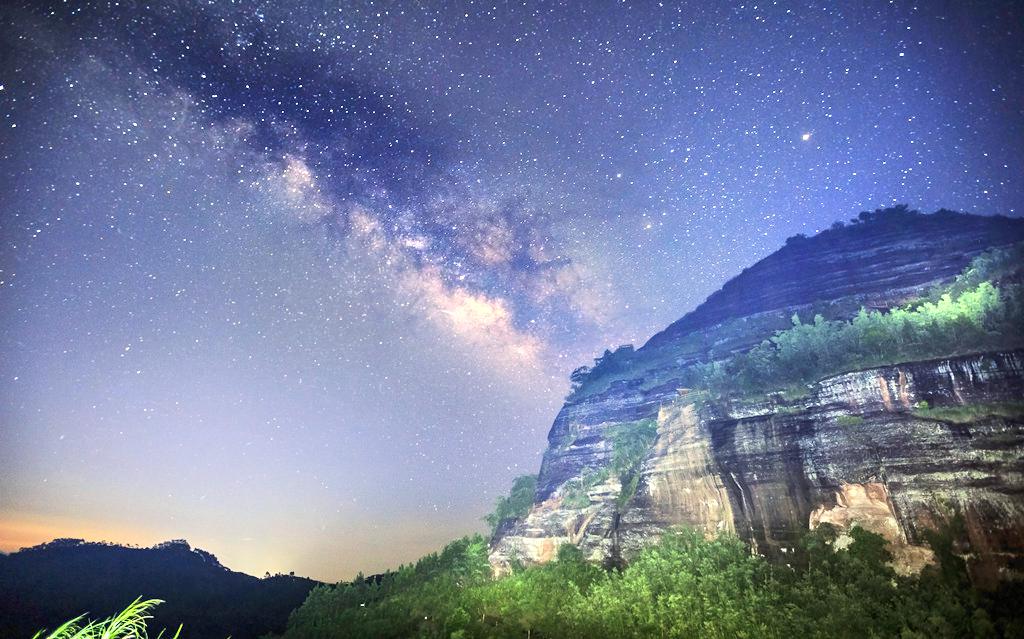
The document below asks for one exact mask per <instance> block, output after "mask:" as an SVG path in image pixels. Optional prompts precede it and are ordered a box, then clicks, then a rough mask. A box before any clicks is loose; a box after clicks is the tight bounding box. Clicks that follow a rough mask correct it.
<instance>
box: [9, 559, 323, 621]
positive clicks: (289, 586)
mask: <svg viewBox="0 0 1024 639" xmlns="http://www.w3.org/2000/svg"><path fill="white" fill-rule="evenodd" d="M318 583H319V582H316V581H313V580H312V579H305V578H302V577H295V576H292V575H275V576H272V577H266V578H264V579H257V578H256V577H253V576H251V575H246V574H243V573H240V572H233V571H231V570H228V569H227V568H225V567H224V566H222V565H221V564H220V562H219V561H217V558H216V557H214V556H213V555H212V554H210V553H208V552H206V551H204V550H200V549H199V548H191V547H190V546H189V545H188V543H187V542H185V541H182V540H177V541H171V542H166V543H163V544H159V545H157V546H154V547H152V548H127V547H124V546H117V545H112V544H105V543H88V542H84V541H82V540H80V539H58V540H54V541H52V542H50V543H46V544H42V545H40V546H35V547H32V548H26V549H22V550H20V551H18V552H15V553H12V554H10V555H0V637H12V638H14V637H26V638H27V637H31V636H32V635H33V634H34V633H35V632H36V631H37V630H40V629H43V628H49V629H51V630H52V629H53V628H54V627H56V626H57V625H59V624H61V623H63V622H64V621H66V620H68V619H71V618H73V617H76V616H78V615H80V614H82V613H85V612H88V613H89V617H90V618H93V619H98V618H105V617H108V616H110V615H112V614H115V613H117V612H119V611H120V610H122V609H123V608H124V607H125V606H126V605H127V604H128V603H130V602H131V601H133V600H134V599H135V598H136V597H139V596H142V597H144V598H158V599H163V600H164V601H165V603H163V604H161V605H160V606H158V607H157V608H156V610H155V613H154V619H153V621H152V622H151V623H150V629H151V630H153V633H154V636H155V634H156V632H157V630H158V629H160V628H167V629H168V630H169V632H170V633H171V634H173V631H174V630H175V629H177V627H178V625H179V624H184V626H185V628H184V632H183V636H186V637H189V639H207V638H209V639H214V638H216V639H224V637H228V636H231V637H233V638H234V639H249V638H256V637H261V636H263V635H265V634H267V633H270V632H280V631H281V630H283V629H284V626H285V623H286V622H287V620H288V614H289V613H290V612H291V611H292V610H293V609H295V608H296V607H298V606H299V605H300V604H301V603H302V602H303V601H304V600H305V598H306V595H307V594H308V593H309V591H310V590H311V589H312V588H313V587H314V586H316V585H318Z"/></svg>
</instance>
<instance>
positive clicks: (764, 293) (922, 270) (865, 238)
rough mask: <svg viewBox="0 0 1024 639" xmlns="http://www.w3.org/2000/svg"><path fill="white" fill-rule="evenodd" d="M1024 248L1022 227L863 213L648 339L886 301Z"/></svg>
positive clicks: (733, 283)
mask: <svg viewBox="0 0 1024 639" xmlns="http://www.w3.org/2000/svg"><path fill="white" fill-rule="evenodd" d="M1022 240H1024V219H1019V218H1008V217H1004V216H981V215H969V214H966V213H957V212H954V211H948V210H946V209H942V210H939V211H937V212H935V213H932V214H930V215H925V214H922V213H919V212H917V211H912V210H909V209H908V208H907V207H906V206H897V207H893V208H888V209H878V210H876V211H872V212H868V211H865V212H864V213H861V214H860V215H859V216H858V217H857V218H856V219H855V220H853V221H852V222H851V223H850V224H842V223H837V224H836V225H834V226H833V227H832V228H831V229H829V230H827V231H823V232H821V233H818V234H817V235H815V236H813V237H809V238H808V237H804V236H802V235H796V236H794V237H791V238H789V239H788V240H787V241H786V244H785V246H783V247H782V248H781V249H779V250H778V251H775V252H774V253H772V254H771V255H769V256H768V257H766V258H764V259H762V260H761V261H760V262H757V263H756V264H754V265H753V266H751V267H749V268H747V269H744V270H743V272H741V273H740V274H739V275H737V276H736V277H734V278H732V279H731V280H729V281H728V282H726V283H725V285H724V286H722V288H721V289H719V290H718V291H716V292H714V293H712V294H711V295H710V296H709V297H708V298H707V300H705V301H704V302H703V303H702V304H701V305H700V306H698V307H697V308H696V309H694V310H693V311H691V312H690V313H687V314H686V315H684V316H683V317H682V319H680V320H678V321H676V322H674V323H672V324H670V325H669V326H668V327H667V328H666V329H665V330H663V331H661V332H660V333H658V334H656V335H655V336H654V337H652V338H651V339H650V340H649V341H648V342H647V344H645V345H644V348H650V347H658V346H662V345H664V344H666V343H668V342H671V341H672V340H673V339H676V338H678V337H681V336H683V335H685V334H687V333H690V332H692V331H695V330H699V329H703V328H707V327H710V326H713V325H715V324H718V323H720V322H723V321H725V320H729V319H733V318H738V317H746V316H750V315H755V314H757V313H763V312H766V311H772V310H778V309H784V308H787V307H799V306H802V305H805V304H811V303H813V302H818V301H825V300H833V299H837V298H840V297H846V296H853V295H856V296H860V297H862V298H864V299H866V300H870V299H871V298H873V297H881V298H889V297H891V296H892V294H893V292H894V291H896V290H908V289H913V288H915V287H919V286H922V285H926V284H929V283H932V282H936V281H938V280H942V279H945V278H950V277H953V276H955V275H956V274H958V273H959V272H960V271H961V270H963V269H964V268H965V267H966V266H967V265H968V264H969V263H970V261H971V259H972V258H973V257H974V256H976V255H977V254H978V253H980V252H982V251H984V250H986V249H990V248H995V247H999V246H1006V245H1008V244H1013V243H1015V242H1019V241H1022Z"/></svg>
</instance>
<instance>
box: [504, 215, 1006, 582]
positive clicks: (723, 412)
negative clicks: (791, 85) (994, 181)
mask: <svg viewBox="0 0 1024 639" xmlns="http://www.w3.org/2000/svg"><path fill="white" fill-rule="evenodd" d="M919 217H924V218H926V219H927V224H926V226H928V228H929V229H930V231H935V229H933V228H932V226H935V225H936V224H940V225H941V224H947V226H946V227H944V228H945V234H944V235H943V236H942V237H941V238H938V239H936V238H932V239H931V240H929V239H928V238H927V237H919V236H920V235H921V233H922V231H921V229H920V228H914V225H913V224H905V225H903V226H902V227H894V226H892V225H882V226H880V227H879V228H877V229H875V231H877V232H872V229H871V228H870V223H868V224H866V225H864V226H862V227H861V228H857V229H855V230H852V231H851V230H849V229H843V230H840V231H834V232H832V235H831V237H830V238H828V242H820V243H819V244H818V245H817V249H818V251H817V252H822V251H825V249H828V250H831V251H835V253H833V254H832V255H818V256H816V257H813V258H809V257H808V256H811V255H814V254H815V252H816V245H815V243H816V242H818V241H819V238H817V237H816V238H811V239H807V240H801V241H800V244H801V246H800V247H799V251H796V252H791V253H790V255H791V256H799V257H800V259H801V260H804V259H813V261H814V262H815V263H816V264H818V265H819V266H820V265H821V264H828V263H835V264H842V265H845V266H844V267H843V268H841V269H840V270H839V271H835V270H834V269H833V271H832V272H831V273H830V274H826V275H827V276H823V275H822V274H821V273H815V274H810V275H809V274H806V273H802V272H796V271H793V270H792V268H790V269H789V271H791V274H790V276H789V279H790V280H792V279H796V280H799V282H797V283H796V284H794V283H793V282H791V281H789V280H787V275H786V272H787V268H786V266H785V260H783V259H782V258H780V257H778V256H779V255H780V254H782V253H783V252H784V250H783V251H780V252H779V253H777V254H775V255H773V256H772V257H770V258H768V259H766V260H764V261H763V262H762V263H759V264H758V265H755V267H752V268H751V269H749V270H748V271H746V272H745V273H744V274H742V275H741V276H739V277H738V278H736V280H734V282H733V283H731V284H730V285H726V287H725V288H723V291H724V292H725V293H721V294H717V296H716V295H713V296H712V297H711V298H709V300H708V301H707V302H706V303H705V304H704V305H702V306H701V307H699V308H698V310H697V311H695V312H694V313H693V314H691V315H690V316H687V318H684V319H683V320H681V321H680V322H677V323H676V324H675V325H673V327H670V328H669V329H668V330H667V331H665V332H664V333H662V334H660V335H659V336H656V338H655V339H652V340H651V342H649V343H648V344H647V345H645V346H644V347H643V348H641V349H639V350H637V351H636V352H635V353H634V352H631V351H628V352H626V353H625V354H624V356H623V357H622V358H621V359H620V360H619V361H618V362H616V367H615V368H614V369H611V370H610V372H609V371H608V370H605V371H602V375H601V376H600V377H598V376H596V375H591V376H590V378H589V379H585V380H584V381H583V384H582V385H581V386H580V388H578V389H577V390H576V392H575V393H574V394H573V396H571V397H570V399H569V400H568V401H567V403H566V405H565V406H564V407H563V408H562V410H561V411H560V412H559V414H558V416H557V417H556V419H555V422H554V425H553V426H552V429H551V432H550V434H549V437H548V439H549V447H548V449H547V451H546V452H545V454H544V459H543V462H542V466H541V470H540V474H539V477H538V484H537V486H538V487H537V494H536V500H535V504H534V506H533V508H532V510H531V511H530V513H529V514H528V515H527V516H525V517H524V518H522V519H520V520H515V521H507V522H504V523H503V525H502V526H500V527H499V529H498V531H497V532H496V534H495V537H494V539H493V540H492V553H491V561H492V564H493V565H494V566H495V569H496V570H498V571H500V570H503V569H504V568H505V567H506V566H508V565H509V563H510V562H511V561H513V560H518V561H525V562H527V563H529V562H543V561H547V560H548V559H550V558H552V557H554V555H555V553H556V552H557V548H558V546H559V545H561V544H563V543H573V544H577V545H578V546H580V547H581V548H582V549H583V551H584V553H585V554H586V555H587V556H589V557H590V558H592V559H593V560H595V561H620V560H628V559H629V557H630V556H631V555H632V554H633V553H635V552H636V551H637V549H638V548H640V547H641V546H643V545H644V544H647V543H651V542H652V541H653V540H654V539H656V538H657V537H658V536H659V535H660V534H661V533H662V532H663V531H664V530H665V529H666V528H668V527H670V526H673V525H687V526H691V527H696V528H698V529H701V530H703V531H705V532H706V533H707V534H709V535H710V534H715V533H717V532H721V531H728V532H732V533H735V534H737V535H739V536H740V537H741V538H743V539H745V540H746V541H748V542H749V543H750V544H751V549H752V551H753V552H758V553H761V554H764V555H767V556H771V557H773V558H776V559H778V560H780V561H783V562H785V561H786V560H787V558H788V557H789V556H791V554H792V553H793V552H794V549H795V548H796V546H797V544H798V542H799V539H800V538H801V537H802V536H803V535H804V534H805V533H806V532H807V531H808V530H809V529H810V528H813V527H815V526H817V525H820V524H821V523H829V524H832V525H835V526H837V527H838V528H840V529H841V530H842V529H849V528H850V527H851V526H854V525H859V526H863V527H864V528H867V529H869V530H872V531H874V532H878V533H880V534H882V535H883V536H885V537H886V538H887V539H888V540H889V541H890V544H891V547H892V550H893V552H894V555H895V558H896V562H895V563H896V565H897V567H898V568H899V569H900V570H905V571H913V570H917V569H920V567H921V566H922V565H924V564H925V563H927V562H928V561H929V560H930V557H931V552H930V550H929V549H928V548H927V546H926V543H925V536H926V531H929V530H932V529H935V528H938V527H941V526H942V525H944V524H945V523H947V522H948V521H949V520H950V519H951V518H952V517H953V516H954V515H959V516H960V517H962V518H963V520H964V522H965V523H966V533H965V535H964V538H963V539H961V540H960V550H961V551H962V552H963V554H964V555H965V557H966V558H967V560H968V563H969V565H970V567H971V570H972V573H973V574H974V575H975V577H976V578H977V579H979V580H981V581H994V580H997V579H1003V578H1008V577H1015V576H1016V577H1020V576H1024V462H1022V461H1021V460H1022V458H1024V423H1022V421H1021V419H1020V416H1019V411H1018V412H1012V411H1011V412H1010V413H1007V412H1006V411H1005V410H999V409H998V407H999V406H1005V405H1008V404H1013V403H1019V402H1021V401H1022V398H1024V353H1022V352H1021V351H1014V350H1011V351H1001V352H990V353H978V354H973V355H965V356H961V357H954V358H946V359H939V360H932V361H920V362H907V363H904V364H900V365H895V366H887V367H881V368H875V369H871V370H863V371H858V372H851V373H846V374H843V375H837V376H834V377H831V378H828V379H824V380H820V381H819V382H817V383H815V384H813V385H812V386H811V387H810V388H809V389H808V392H807V394H806V395H805V396H803V397H801V398H799V399H791V400H786V399H784V398H783V397H782V396H781V395H769V396H768V398H767V399H761V400H760V401H750V400H746V401H743V400H741V399H735V398H734V399H732V400H723V399H721V398H717V399H714V400H712V399H711V398H709V397H708V396H706V394H701V393H694V392H689V391H687V390H686V389H681V388H679V386H680V384H679V383H678V379H677V378H676V375H675V373H676V372H677V371H679V370H681V369H683V368H685V367H686V366H688V365H690V364H692V363H693V362H695V361H706V360H708V359H711V358H714V357H716V356H722V355H723V354H727V353H730V352H734V351H736V350H742V349H743V348H745V347H749V346H750V345H751V344H754V343H757V342H758V341H760V340H761V339H763V338H764V337H765V336H766V335H767V334H770V332H771V331H772V330H775V329H776V328H779V327H780V326H784V325H785V324H784V323H785V321H787V320H788V317H789V315H790V314H791V313H792V312H793V311H794V309H798V310H799V309H802V308H807V307H808V306H810V307H811V308H813V310H814V311H815V312H822V310H823V309H824V310H825V312H828V311H831V316H833V317H842V316H843V315H850V314H852V313H853V312H854V311H855V309H856V308H859V307H860V305H862V304H871V303H872V302H873V301H884V302H885V303H886V304H892V303H897V302H900V301H902V300H903V299H906V298H907V297H908V296H910V295H913V294H917V293H919V292H920V291H921V290H923V289H924V288H925V287H927V286H931V285H934V284H935V283H938V282H941V281H944V280H948V279H949V278H950V277H952V276H954V275H955V274H956V273H957V272H959V271H960V270H961V269H962V268H963V267H964V266H966V265H967V263H969V261H970V259H971V257H972V256H974V255H976V254H977V253H979V252H980V251H982V250H984V249H986V248H989V247H991V246H999V245H1003V244H1006V243H1009V242H1013V241H1019V240H1020V239H1022V237H1024V227H1022V223H1021V221H1019V220H1007V219H1005V218H977V217H973V216H956V218H957V219H960V220H961V221H963V220H967V222H966V223H964V224H963V225H962V226H963V229H964V231H963V233H962V234H958V233H957V232H956V231H955V228H953V227H949V226H948V222H949V220H948V219H947V220H946V221H945V222H944V221H943V219H942V218H939V219H938V221H936V219H932V218H931V216H919ZM936 228H937V227H936ZM925 235H927V233H925ZM808 245H809V246H808ZM783 257H784V256H783ZM765 262H769V264H768V266H765V264H764V263H765ZM790 266H792V264H791V265H790ZM843 269H846V270H843ZM885 269H890V270H891V272H893V273H895V275H893V276H892V277H888V278H884V279H883V280H880V281H876V282H875V283H874V284H871V285H868V284H865V282H866V281H867V280H866V278H868V279H870V278H869V277H868V275H865V273H866V272H867V273H870V274H872V275H871V277H874V278H877V277H879V276H880V273H883V272H884V271H885ZM893 269H894V270H893ZM765 273H772V275H769V276H766V275H765ZM765 277H771V278H774V279H773V282H774V283H775V284H777V285H778V286H779V287H781V288H782V289H787V290H788V291H789V292H784V293H765V294H764V295H762V296H761V297H760V298H759V299H760V301H758V302H757V303H755V304H751V305H748V306H741V305H739V303H738V302H737V301H736V300H735V299H734V296H733V293H732V292H731V291H737V290H739V291H747V293H750V292H751V291H753V290H755V289H756V288H757V287H756V286H755V285H754V283H753V282H755V281H762V282H763V281H764V278H765ZM828 277H831V278H832V279H833V280H836V281H835V282H834V283H833V284H829V283H828ZM823 278H824V279H823ZM737 281H738V283H736V282H737ZM872 281H874V280H872ZM849 282H855V283H857V286H853V287H851V286H849V285H848V283H849ZM763 283H764V282H763ZM765 285H767V283H766V284H765ZM815 291H816V292H815ZM755 297H756V296H755ZM736 299H738V298H736ZM780 323H781V324H780ZM680 327H682V328H680ZM925 406H927V407H928V409H927V410H924V407H925ZM955 406H969V407H971V410H972V413H971V415H970V417H969V419H960V418H957V419H951V418H949V417H948V416H947V415H946V414H945V413H943V412H942V410H941V409H942V408H943V407H955ZM989 408H991V410H989ZM644 420H656V429H657V430H656V432H657V434H656V437H655V439H654V441H653V444H652V445H651V446H650V450H649V451H647V453H646V455H645V457H644V459H643V461H642V463H641V464H640V465H639V467H638V469H637V472H636V477H635V480H634V481H633V482H631V484H632V485H627V486H622V485H621V482H620V478H619V477H616V476H614V475H611V476H607V477H606V476H605V475H598V473H599V472H600V470H601V469H603V468H606V467H607V466H608V464H609V461H610V459H611V457H612V455H613V444H612V441H611V436H610V433H611V432H612V429H614V428H617V427H621V425H622V424H630V423H641V422H643V421H644ZM594 477H599V479H600V481H594V480H593V478H594ZM587 478H591V480H590V481H585V480H586V479H587ZM581 489H582V490H583V491H584V493H585V494H583V495H582V496H581V495H580V491H581Z"/></svg>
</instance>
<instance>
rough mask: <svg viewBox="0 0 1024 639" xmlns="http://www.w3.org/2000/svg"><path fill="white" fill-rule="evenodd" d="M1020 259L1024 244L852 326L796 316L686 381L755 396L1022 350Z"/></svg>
mask: <svg viewBox="0 0 1024 639" xmlns="http://www.w3.org/2000/svg"><path fill="white" fill-rule="evenodd" d="M1021 257H1024V248H1022V247H1021V246H1017V247H1014V248H1011V249H1005V250H997V251H990V252H988V253H985V254H983V255H981V256H979V257H978V258H976V259H975V260H974V261H973V262H972V264H971V266H970V267H969V268H968V269H966V270H965V271H964V272H963V273H962V274H961V275H960V276H959V277H957V278H956V280H955V281H954V282H953V283H951V284H950V285H949V286H947V287H945V288H944V289H940V290H936V291H933V292H932V293H931V295H930V296H929V297H927V298H924V299H921V300H918V301H916V302H914V303H911V304H908V305H906V306H903V307H899V308H893V309H890V310H888V311H884V312H883V311H878V310H867V309H864V308H862V309H861V310H860V312H859V313H857V315H856V316H855V317H854V318H853V319H851V320H831V321H830V320H826V319H824V318H823V317H822V316H821V315H817V316H815V317H814V319H813V321H812V322H810V323H805V322H803V321H802V320H801V318H800V316H799V315H798V314H794V315H793V318H792V326H791V327H790V328H788V329H786V330H782V331H777V332H776V333H775V334H774V335H773V336H772V337H770V338H769V339H767V340H764V341H763V342H762V343H761V344H760V345H758V346H756V347H754V348H753V349H751V350H749V351H747V352H745V353H739V354H736V355H734V356H732V357H731V358H729V359H726V360H722V361H716V362H710V363H707V364H702V365H697V366H694V367H691V368H690V369H688V370H687V371H686V372H685V373H684V377H685V378H686V380H685V381H686V383H687V384H689V385H692V386H699V387H703V388H707V389H709V390H711V391H713V392H715V393H717V394H719V395H727V394H750V393H760V392H765V391H771V390H779V389H784V388H787V387H788V388H795V387H802V386H806V385H807V384H809V383H811V382H814V381H817V380H820V379H822V378H824V377H827V376H830V375H836V374H839V373H843V372H847V371H851V370H857V369H862V368H871V367H875V366H884V365H888V364H895V363H899V362H902V361H910V360H920V359H931V358H938V357H950V356H955V355H962V354H966V353H973V352H980V351H985V350H991V349H1007V348H1017V347H1020V346H1022V345H1024V333H1022V331H1021V330H1020V327H1021V326H1024V288H1022V285H1021V284H1020V283H1019V282H1018V281H1016V280H1015V279H1014V278H1013V277H1012V275H1013V274H1014V273H1016V272H1018V271H1019V269H1020V266H1021V264H1022V263H1024V262H1022V261H1021V259H1020V258H1021ZM986 278H989V279H986ZM990 280H991V281H990ZM993 281H995V282H1000V283H1001V284H1000V285H999V286H997V285H996V284H994V283H993Z"/></svg>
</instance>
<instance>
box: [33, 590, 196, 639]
mask: <svg viewBox="0 0 1024 639" xmlns="http://www.w3.org/2000/svg"><path fill="white" fill-rule="evenodd" d="M162 603H163V601H162V600H160V599H146V600H143V599H142V598H141V597H139V598H138V599H136V600H135V601H133V602H132V603H131V604H129V605H128V607H127V608H125V609H124V610H122V611H121V612H119V613H117V614H116V615H114V616H112V617H109V618H107V619H103V620H101V621H86V620H85V615H80V616H78V617H75V618H74V619H71V620H69V621H65V622H64V623H63V624H61V625H60V626H58V627H57V629H56V630H54V631H52V632H47V631H45V630H40V631H39V632H37V633H36V634H35V636H34V637H33V639H147V637H148V636H149V635H148V630H147V628H146V622H147V621H148V620H150V619H152V618H153V616H152V615H151V614H149V611H150V610H151V609H153V608H155V607H156V606H158V605H160V604H162ZM163 634H164V631H163V630H161V631H160V634H158V635H157V639H160V638H161V637H163ZM180 634H181V626H179V627H178V630H177V631H176V632H175V633H174V636H173V637H171V638H170V639H178V636H179V635H180Z"/></svg>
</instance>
